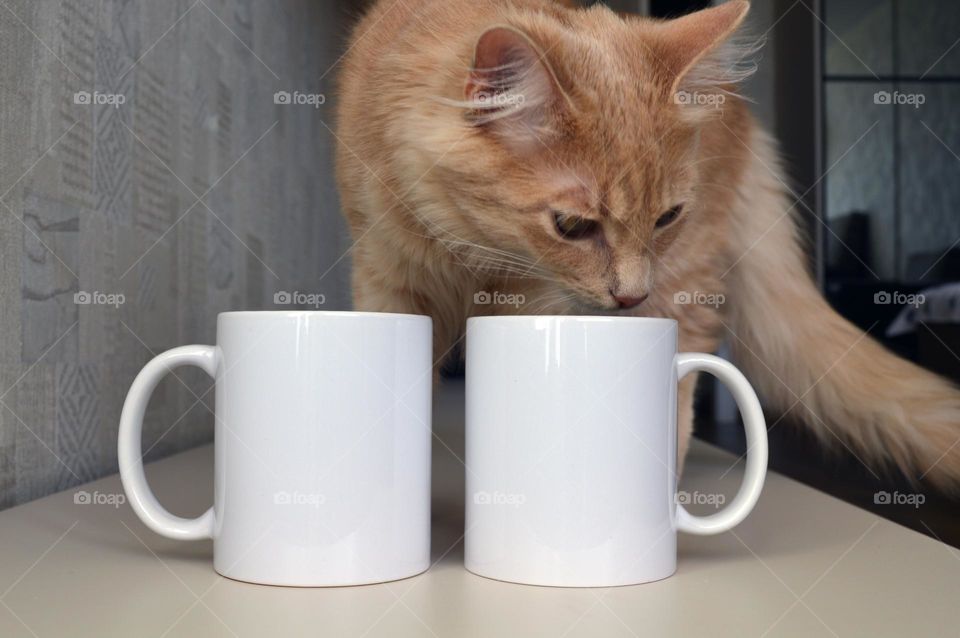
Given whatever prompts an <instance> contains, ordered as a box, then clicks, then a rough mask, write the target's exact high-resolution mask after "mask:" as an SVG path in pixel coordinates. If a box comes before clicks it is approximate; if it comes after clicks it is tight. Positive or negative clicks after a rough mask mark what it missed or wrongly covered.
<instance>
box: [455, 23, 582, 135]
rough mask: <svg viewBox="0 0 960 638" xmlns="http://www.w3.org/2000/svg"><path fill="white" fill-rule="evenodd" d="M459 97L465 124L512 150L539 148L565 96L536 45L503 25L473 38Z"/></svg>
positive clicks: (513, 29)
mask: <svg viewBox="0 0 960 638" xmlns="http://www.w3.org/2000/svg"><path fill="white" fill-rule="evenodd" d="M464 98H465V102H466V106H467V109H468V111H467V118H468V119H469V120H470V121H471V123H473V124H474V125H476V126H478V127H483V128H484V129H487V130H489V131H490V132H491V133H492V134H494V135H496V136H498V138H499V139H500V140H501V141H502V142H503V143H504V144H506V145H507V146H509V147H510V148H512V149H513V150H514V151H516V152H518V153H530V152H536V151H539V150H542V149H543V147H544V146H545V145H546V143H547V142H548V140H549V138H550V137H551V136H552V134H553V132H554V131H555V129H556V125H557V124H558V122H559V117H560V111H561V105H562V104H563V103H564V102H565V101H566V100H567V98H566V95H565V94H564V93H563V91H562V89H561V88H560V84H559V82H558V81H557V76H556V74H555V73H554V71H553V69H552V68H551V67H550V63H549V62H548V61H547V59H546V56H545V55H544V53H543V51H542V50H541V49H540V47H539V46H537V44H536V43H535V42H533V40H532V39H531V38H530V37H529V36H527V34H525V33H523V32H522V31H519V30H517V29H515V28H513V27H507V26H496V27H492V28H490V29H487V30H486V31H484V32H483V34H482V35H481V36H480V38H479V39H478V40H477V44H476V47H475V51H474V57H473V65H472V67H471V69H470V73H469V75H468V77H467V82H466V86H465V87H464Z"/></svg>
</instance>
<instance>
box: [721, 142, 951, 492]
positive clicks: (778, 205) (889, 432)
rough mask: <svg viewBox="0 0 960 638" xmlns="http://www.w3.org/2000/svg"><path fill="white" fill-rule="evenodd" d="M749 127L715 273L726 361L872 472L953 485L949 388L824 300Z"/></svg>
mask: <svg viewBox="0 0 960 638" xmlns="http://www.w3.org/2000/svg"><path fill="white" fill-rule="evenodd" d="M754 131H755V133H754V139H752V140H751V144H750V146H751V154H750V158H751V159H750V167H749V169H748V174H747V176H746V180H745V181H744V182H743V183H744V186H742V187H741V191H740V192H739V194H738V197H739V201H738V203H737V204H736V208H737V209H738V210H737V212H736V214H735V215H734V222H733V223H734V228H733V229H732V230H733V233H732V235H733V236H734V242H735V246H734V248H733V252H732V255H731V256H732V258H733V259H735V260H737V261H736V263H735V264H734V265H733V266H732V268H731V269H730V270H729V271H728V272H727V274H726V276H725V280H726V283H727V286H726V287H727V289H728V291H729V294H728V297H729V299H727V301H726V304H725V312H727V313H728V316H727V318H726V319H725V321H728V328H729V329H730V332H731V333H732V334H731V335H730V337H729V340H730V342H731V344H732V346H733V348H734V353H735V359H736V361H737V363H738V364H739V365H740V366H741V367H742V368H743V370H744V372H745V374H747V376H748V378H749V379H750V380H751V382H752V383H753V384H754V386H755V387H756V388H757V391H758V393H759V394H760V395H761V396H762V397H763V399H764V401H765V402H767V404H768V405H769V406H770V407H771V408H774V409H776V410H779V411H783V412H787V411H791V412H792V416H798V417H800V418H801V419H802V421H803V422H804V423H806V424H807V425H808V426H809V427H810V428H811V429H812V431H813V432H814V433H815V434H816V435H817V436H818V437H819V439H820V440H822V441H823V442H825V443H827V444H829V445H830V446H831V447H834V448H837V447H838V446H842V447H844V448H846V449H847V450H849V451H850V452H852V453H853V454H854V455H855V456H856V457H857V458H858V459H859V460H860V461H861V462H862V463H863V464H864V465H865V466H867V467H868V469H869V470H870V471H871V472H872V473H873V474H874V475H879V474H884V473H889V471H890V470H892V469H894V468H899V469H900V470H901V471H902V472H903V473H904V475H905V476H906V477H908V478H909V479H910V480H911V481H913V482H918V481H921V480H922V481H924V482H929V483H931V484H933V485H935V486H937V487H939V488H941V489H943V490H945V491H948V492H954V493H956V492H957V491H960V390H958V388H957V387H955V386H953V385H952V384H950V383H949V382H947V381H946V380H945V379H943V378H941V377H938V376H936V375H934V374H932V373H930V372H928V371H926V370H924V369H922V368H920V367H919V366H917V365H914V364H913V363H910V362H909V361H906V360H904V359H902V358H900V357H897V356H896V355H894V354H893V353H891V352H889V351H888V350H886V349H885V348H884V347H883V346H881V345H880V344H879V343H877V342H876V341H874V339H873V338H872V337H871V336H870V335H869V334H868V333H866V332H864V331H863V330H861V329H860V328H858V327H857V326H854V325H853V324H851V323H850V322H848V321H847V320H846V319H844V318H842V317H841V316H840V315H839V314H837V313H836V312H835V311H834V310H833V309H832V308H831V307H830V306H829V305H828V304H827V302H826V301H825V300H824V299H823V297H822V296H821V294H820V291H819V290H818V288H817V286H816V285H815V283H814V281H813V280H812V278H811V276H810V274H809V272H808V268H807V260H806V258H805V251H804V250H803V246H802V242H801V240H800V237H799V235H798V229H797V226H796V224H795V222H794V221H793V219H792V216H791V215H792V214H793V213H795V210H794V211H791V210H790V208H791V207H790V204H792V203H793V199H792V198H790V197H788V195H787V188H786V187H785V185H784V183H783V181H782V179H783V177H782V175H783V173H782V171H781V170H780V167H779V166H778V161H777V159H776V156H777V155H776V152H775V148H774V144H773V142H772V140H771V139H770V138H769V137H767V136H766V134H765V133H763V132H761V131H759V130H758V129H757V128H756V127H754ZM797 206H801V204H797ZM794 208H796V207H794ZM874 329H876V326H874ZM868 332H869V331H868Z"/></svg>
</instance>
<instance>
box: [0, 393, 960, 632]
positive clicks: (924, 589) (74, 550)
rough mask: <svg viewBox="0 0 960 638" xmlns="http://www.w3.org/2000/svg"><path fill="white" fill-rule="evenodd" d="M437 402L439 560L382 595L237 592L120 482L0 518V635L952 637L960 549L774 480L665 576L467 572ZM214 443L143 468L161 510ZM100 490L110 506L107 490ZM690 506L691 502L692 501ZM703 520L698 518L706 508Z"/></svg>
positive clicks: (458, 497) (380, 588)
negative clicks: (600, 578) (158, 527)
mask: <svg viewBox="0 0 960 638" xmlns="http://www.w3.org/2000/svg"><path fill="white" fill-rule="evenodd" d="M460 400H461V397H460V395H459V393H458V392H457V391H456V389H454V391H452V392H450V391H447V392H445V393H443V394H442V395H441V397H440V406H439V409H438V410H437V413H436V416H435V419H434V427H435V430H436V431H437V432H438V433H439V437H438V440H436V441H435V443H434V457H435V459H434V477H435V478H434V484H435V488H434V539H433V548H434V557H435V560H436V561H437V562H436V564H435V565H434V566H433V567H432V568H431V569H430V570H429V571H428V572H427V573H426V574H423V575H421V576H417V577H415V578H411V579H408V580H404V581H399V582H394V583H388V584H384V585H371V586H363V587H346V588H339V589H295V588H281V587H266V586H258V585H250V584H246V583H240V582H235V581H231V580H227V579H224V578H222V577H220V576H218V575H217V574H216V573H215V572H214V571H213V568H212V565H211V551H212V550H211V543H210V542H208V541H199V542H189V543H179V542H175V541H172V540H167V539H165V538H161V537H159V536H156V535H155V534H153V533H152V532H150V531H149V530H147V529H146V528H145V527H144V526H143V525H142V524H141V523H140V522H139V520H137V518H136V517H135V516H134V514H133V512H132V511H131V510H130V508H129V506H127V505H125V504H124V505H122V506H120V507H113V506H111V505H109V504H76V503H74V495H75V494H76V493H77V491H78V490H80V489H82V490H83V491H85V492H87V493H90V494H94V493H98V494H100V495H115V494H119V493H121V491H120V482H119V479H118V477H117V476H110V477H107V478H104V479H101V480H99V481H96V482H93V483H90V484H88V485H86V486H83V487H82V488H78V489H77V490H69V491H67V492H63V493H60V494H55V495H53V496H50V497H47V498H44V499H40V500H38V501H34V502H32V503H29V504H26V505H23V506H20V507H15V508H12V509H9V510H6V511H4V512H0V590H2V595H0V603H2V604H0V636H4V637H7V636H30V635H37V636H43V637H45V636H162V635H166V636H204V637H207V636H210V637H212V636H232V635H238V636H300V635H303V636H357V637H359V636H390V637H391V638H397V637H401V636H442V637H446V636H498V637H500V636H503V637H513V636H544V637H547V636H549V637H551V638H557V637H559V636H571V637H572V636H588V637H590V638H599V637H603V636H667V635H670V636H700V635H702V636H711V637H713V636H736V637H738V638H740V637H743V636H748V637H749V636H832V635H836V636H870V637H871V638H878V637H880V636H896V637H898V638H900V637H907V636H911V637H912V636H957V635H960V552H957V551H956V550H954V549H952V548H950V547H949V546H947V545H944V544H943V543H940V542H937V541H935V540H932V539H930V538H927V537H925V536H922V535H920V534H918V533H916V532H913V531H910V530H908V529H906V528H904V527H901V526H899V525H896V524H894V523H890V522H888V521H885V520H883V519H879V518H877V517H876V516H874V515H872V514H870V513H868V512H865V511H863V510H860V509H858V508H856V507H853V506H851V505H848V504H846V503H844V502H842V501H839V500H837V499H834V498H832V497H830V496H826V495H824V494H822V493H820V492H817V491H815V490H813V489H810V488H808V487H806V486H804V485H801V484H799V483H797V482H795V481H793V480H790V479H788V478H785V477H783V476H780V475H777V474H770V475H769V476H768V480H767V485H766V488H765V490H764V493H763V496H762V497H761V499H760V503H759V504H758V506H757V509H756V510H755V511H754V513H753V515H752V516H751V517H750V518H748V519H747V521H746V522H744V523H743V524H741V525H740V526H739V527H738V528H737V529H735V530H734V531H733V532H728V533H725V534H722V535H719V536H713V537H691V536H682V537H681V541H680V550H679V551H680V562H679V569H678V571H677V573H676V575H674V576H673V577H671V578H668V579H666V580H663V581H660V582H657V583H651V584H646V585H639V586H634V587H619V588H612V589H555V588H541V587H529V586H523V585H512V584H507V583H501V582H496V581H491V580H486V579H484V578H480V577H478V576H475V575H472V574H470V573H468V572H466V571H465V570H464V569H463V567H462V555H463V546H462V543H461V542H460V537H461V534H462V530H463V467H462V465H461V464H460V462H459V460H458V459H457V458H456V457H457V456H460V457H461V458H462V435H461V430H460V428H461V427H462V417H461V416H460V415H461V413H462V408H461V407H460ZM212 460H213V454H212V447H211V446H205V447H202V448H197V449H195V450H191V451H188V452H185V453H182V454H178V455H176V456H172V457H170V458H167V459H164V460H162V461H159V462H157V463H154V464H151V465H148V467H147V475H148V478H149V480H150V481H151V485H152V486H153V488H154V490H155V491H156V492H157V494H158V497H159V498H160V500H161V502H163V503H164V504H166V505H167V506H168V507H169V508H170V509H171V510H172V511H174V512H175V513H177V514H180V515H183V516H194V515H197V514H199V513H201V512H202V511H203V510H204V509H206V507H208V506H209V504H210V502H211V498H212ZM733 461H734V459H733V457H731V456H730V455H728V454H727V453H725V452H721V451H719V450H717V449H716V448H713V447H711V446H708V445H705V444H703V443H697V444H695V445H694V447H693V450H692V453H691V457H690V458H689V459H688V462H687V469H686V474H685V476H684V480H683V487H684V489H686V490H688V491H691V492H692V491H694V490H701V491H702V492H711V493H713V492H718V491H719V492H722V493H725V494H727V495H731V496H732V494H733V493H734V491H735V489H736V486H737V483H738V481H739V478H740V467H739V466H738V467H736V468H735V469H734V470H733V471H730V472H728V473H727V474H726V475H725V476H724V477H723V478H722V479H718V477H720V476H721V475H723V474H724V472H726V471H727V470H728V468H730V466H731V465H732V464H733ZM101 498H103V497H102V496H101ZM695 509H696V508H695ZM699 511H700V512H701V513H703V512H704V511H707V510H705V509H700V510H699Z"/></svg>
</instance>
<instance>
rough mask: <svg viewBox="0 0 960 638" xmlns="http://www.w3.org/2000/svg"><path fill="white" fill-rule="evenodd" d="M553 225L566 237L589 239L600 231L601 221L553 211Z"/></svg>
mask: <svg viewBox="0 0 960 638" xmlns="http://www.w3.org/2000/svg"><path fill="white" fill-rule="evenodd" d="M553 225H554V227H555V228H556V229H557V233H559V235H560V236H561V237H563V238H564V239H588V238H590V237H593V236H595V235H596V234H597V233H598V232H600V222H598V221H596V220H594V219H587V218H586V217H578V216H576V215H567V214H566V213H561V212H559V211H554V212H553Z"/></svg>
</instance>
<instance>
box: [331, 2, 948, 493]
mask: <svg viewBox="0 0 960 638" xmlns="http://www.w3.org/2000/svg"><path fill="white" fill-rule="evenodd" d="M747 10H748V4H747V3H746V2H742V1H733V2H728V3H726V4H723V5H720V6H719V7H715V8H713V9H708V10H705V11H702V12H699V13H696V14H692V15H690V16H687V17H684V18H681V19H678V20H673V21H666V22H664V21H657V20H652V19H645V18H639V17H626V16H619V15H617V14H615V13H613V12H612V11H610V10H609V9H606V8H603V7H600V6H598V7H594V8H591V9H574V8H570V7H565V6H562V5H561V4H557V3H552V2H548V1H547V0H404V1H403V2H402V3H398V2H396V1H395V0H380V1H379V2H377V3H376V4H375V5H374V6H373V8H372V9H371V10H370V11H369V13H368V14H367V15H366V16H365V17H364V18H363V19H362V20H361V21H360V23H359V24H358V26H357V27H356V30H355V32H354V34H353V37H352V40H351V42H350V48H349V50H348V53H347V55H346V57H345V59H344V64H343V72H342V78H341V85H340V94H339V104H338V118H339V120H338V129H337V138H338V149H337V174H338V182H339V187H340V195H341V203H342V206H343V209H344V211H345V215H346V217H347V219H348V221H349V224H350V228H351V232H352V234H353V238H354V242H355V243H354V250H353V268H354V273H353V290H354V302H355V307H356V308H357V309H359V310H374V311H390V312H411V313H420V314H427V315H430V316H431V317H433V320H434V329H435V354H436V355H438V356H440V355H442V354H444V353H448V352H449V351H450V350H451V348H452V347H453V346H454V344H456V343H457V342H458V341H459V340H460V339H461V338H462V337H463V334H464V329H465V322H466V319H467V318H468V317H469V316H471V315H477V314H490V313H523V314H568V313H586V312H591V313H595V312H605V313H609V314H630V315H637V316H658V317H673V318H675V319H676V320H677V321H679V323H680V345H681V348H682V349H683V350H693V351H704V352H710V351H713V350H714V349H715V348H716V347H717V345H718V343H719V342H720V341H721V340H722V339H723V338H724V337H725V336H727V335H729V340H730V342H731V343H732V345H733V346H734V349H735V351H736V354H737V361H738V363H739V364H740V365H741V367H743V368H744V369H745V371H746V372H747V374H748V376H749V378H750V380H751V381H752V382H753V383H754V385H755V386H756V387H757V388H758V389H759V391H760V393H761V395H762V396H763V398H764V399H765V401H766V402H767V403H768V404H769V405H771V406H773V407H776V408H779V409H781V410H788V409H791V408H792V409H795V410H797V411H799V412H800V415H801V416H802V417H803V419H804V421H805V422H806V423H808V424H809V426H810V427H811V428H812V429H813V431H814V432H816V433H817V434H818V435H819V436H820V437H822V439H824V440H825V441H827V442H830V443H837V442H838V441H839V442H840V443H842V444H843V445H844V446H846V447H848V448H850V449H852V450H853V451H854V452H855V453H856V454H857V455H858V456H860V457H861V458H863V459H864V460H865V461H866V462H867V463H869V464H870V465H872V466H875V467H878V468H884V469H886V468H887V467H890V466H897V467H899V468H900V469H901V470H902V471H903V472H905V473H906V474H907V475H908V476H909V477H911V478H920V477H922V478H925V479H927V480H931V481H933V482H935V483H936V484H938V485H940V486H941V487H946V488H955V487H956V486H957V485H960V446H958V443H957V441H958V438H960V392H958V391H957V390H956V389H955V388H954V387H952V386H951V385H950V384H948V383H947V382H945V381H944V380H942V379H940V378H938V377H936V376H935V375H933V374H930V373H928V372H926V371H924V370H922V369H921V368H919V367H917V366H915V365H913V364H911V363H909V362H907V361H904V360H902V359H899V358H897V357H895V356H894V355H892V354H890V353H889V352H887V351H886V350H884V349H883V348H882V347H881V346H880V345H879V344H877V343H876V342H875V341H874V340H873V339H871V338H870V337H868V336H865V335H863V334H862V333H861V331H860V330H858V329H857V328H855V327H854V326H853V325H851V324H850V323H848V322H847V321H846V320H844V319H843V318H841V317H840V316H839V315H837V314H836V313H835V312H834V311H833V310H832V309H831V308H830V307H829V306H828V305H827V304H826V302H825V301H824V300H823V299H822V298H821V296H820V294H819V292H818V291H817V289H816V286H815V284H814V283H813V282H812V280H811V278H810V275H809V274H808V272H807V269H806V265H805V258H804V254H803V250H802V247H801V245H800V241H799V239H798V232H797V227H796V224H795V221H794V220H793V219H792V217H791V215H790V214H789V211H790V203H791V202H790V201H789V199H788V196H787V189H786V188H785V186H784V179H785V178H784V177H783V174H782V172H781V169H780V166H779V162H778V158H777V152H776V149H775V145H774V143H773V141H772V140H771V139H770V137H769V136H768V135H766V134H765V133H764V132H763V131H762V130H761V129H760V128H759V127H758V125H757V124H756V122H755V121H754V119H753V118H752V117H751V115H750V113H749V110H748V108H747V106H746V104H745V103H744V101H743V100H742V99H740V98H738V97H737V96H736V86H735V82H736V80H737V79H739V75H738V74H739V71H738V70H737V65H736V64H735V63H736V60H737V58H738V57H739V56H740V55H741V54H742V52H741V51H740V50H739V49H737V48H736V47H735V46H731V44H730V37H731V35H732V34H733V33H734V32H735V31H736V29H737V27H738V26H739V25H740V23H741V21H742V20H743V18H744V16H745V14H746V13H747ZM504 61H505V64H503V65H501V66H499V67H498V66H497V65H496V64H494V63H497V62H504ZM678 95H685V96H688V97H689V96H691V95H693V96H701V97H702V98H703V99H702V102H703V103H700V102H699V101H697V100H690V99H687V100H686V101H684V100H683V99H677V96H678ZM720 96H722V97H720ZM484 97H486V98H490V97H494V98H503V100H502V101H503V104H502V105H500V104H499V103H498V104H495V105H494V107H491V100H490V99H487V100H486V101H485V102H484V101H483V98H484ZM507 98H515V99H514V100H513V101H511V100H510V99H507ZM521 99H522V100H523V101H522V102H520V100H521ZM677 204H682V205H683V209H682V213H681V214H680V215H679V217H678V218H677V219H676V221H674V222H673V223H670V224H668V225H665V226H664V227H661V228H658V227H656V225H655V224H656V221H657V219H659V218H660V217H661V216H662V215H663V214H664V212H665V211H667V210H669V209H670V208H671V207H673V206H675V205H677ZM554 211H562V212H563V213H565V214H572V215H575V216H577V217H582V218H584V219H590V220H595V221H596V222H597V223H599V224H600V227H602V233H601V234H600V235H599V236H598V237H591V238H589V239H586V240H583V239H581V240H570V239H566V238H564V237H562V236H560V235H558V233H557V231H556V228H554V217H553V215H554V214H555V213H554ZM478 291H498V292H500V293H502V294H514V295H523V298H524V299H525V303H524V304H523V305H520V306H518V307H515V306H513V305H509V304H506V305H484V304H476V303H475V302H474V301H475V298H474V296H475V294H476V293H477V292H478ZM682 291H686V292H688V293H693V292H702V293H707V294H711V295H714V299H717V298H719V295H723V297H724V299H725V303H723V304H720V305H719V307H715V306H712V305H708V304H682V303H676V300H675V294H676V293H678V292H682ZM644 295H648V297H647V298H646V301H644V302H643V303H642V304H640V305H639V306H637V307H635V308H632V309H629V310H620V309H618V305H617V301H616V299H615V297H616V296H620V297H630V298H634V299H636V298H642V297H643V296H644ZM694 384H695V379H687V380H685V381H684V382H683V383H682V384H681V390H680V397H679V399H680V406H679V420H680V442H679V448H680V454H681V458H682V456H683V453H684V452H685V450H686V448H687V445H688V442H689V438H690V435H691V430H692V421H693V414H692V395H693V388H694Z"/></svg>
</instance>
